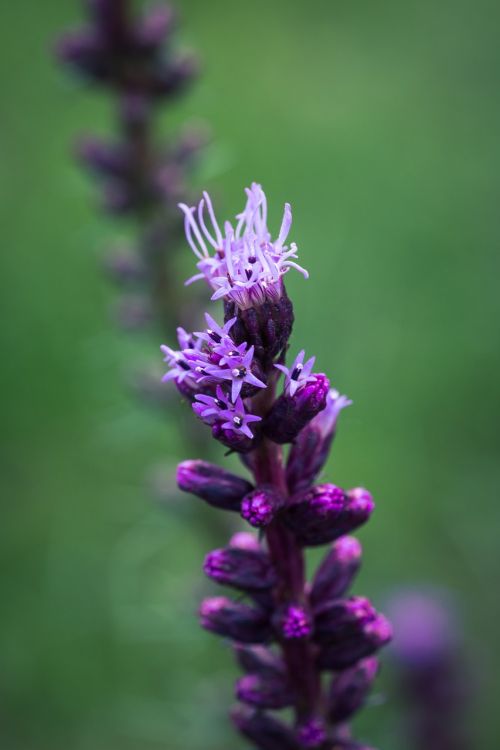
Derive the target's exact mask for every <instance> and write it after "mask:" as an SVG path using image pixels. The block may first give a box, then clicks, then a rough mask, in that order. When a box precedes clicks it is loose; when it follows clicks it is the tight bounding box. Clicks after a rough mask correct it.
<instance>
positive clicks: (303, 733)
mask: <svg viewBox="0 0 500 750" xmlns="http://www.w3.org/2000/svg"><path fill="white" fill-rule="evenodd" d="M297 736H298V739H299V742H300V744H301V747H304V748H314V747H321V746H322V745H323V744H324V743H325V742H326V740H327V734H326V728H325V725H324V723H323V721H322V720H321V719H316V718H313V719H309V720H308V721H306V722H304V723H303V724H301V725H300V726H299V728H298V730H297Z"/></svg>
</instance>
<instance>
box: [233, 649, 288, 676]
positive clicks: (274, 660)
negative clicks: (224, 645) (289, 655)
mask: <svg viewBox="0 0 500 750" xmlns="http://www.w3.org/2000/svg"><path fill="white" fill-rule="evenodd" d="M234 651H235V654H236V659H237V661H238V664H239V665H240V667H241V668H242V669H243V670H244V671H245V672H251V673H252V674H260V675H263V674H273V675H281V676H284V675H285V674H286V667H285V664H284V662H283V660H282V659H281V658H280V657H279V656H278V655H277V654H275V653H274V651H271V649H270V648H267V646H245V645H243V644H241V643H238V644H236V645H235V647H234Z"/></svg>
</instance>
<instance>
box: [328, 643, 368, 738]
mask: <svg viewBox="0 0 500 750" xmlns="http://www.w3.org/2000/svg"><path fill="white" fill-rule="evenodd" d="M378 668H379V663H378V660H377V659H376V658H374V657H372V658H370V659H363V660H362V661H360V662H359V663H358V664H355V665H354V666H353V667H351V668H350V669H345V670H344V671H342V672H340V673H339V674H338V675H337V676H336V677H334V679H333V681H332V684H331V687H330V694H329V696H328V703H329V712H328V715H329V718H330V721H332V722H333V723H335V724H340V723H342V722H344V721H347V719H349V718H350V717H351V716H352V715H353V714H354V713H356V711H358V710H359V709H360V708H361V707H362V706H363V704H364V703H365V700H366V698H367V695H368V693H369V691H370V689H371V687H372V684H373V681H374V680H375V677H376V676H377V672H378Z"/></svg>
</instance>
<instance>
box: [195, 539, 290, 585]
mask: <svg viewBox="0 0 500 750" xmlns="http://www.w3.org/2000/svg"><path fill="white" fill-rule="evenodd" d="M203 570H204V571H205V574H206V575H207V576H208V577H209V578H211V579H212V580H213V581H216V582H217V583H220V584H223V585H225V586H232V587H233V588H236V589H241V590H243V591H259V590H261V589H269V588H271V587H272V586H274V585H275V583H276V574H275V572H274V569H273V566H272V565H271V560H270V558H269V555H268V554H267V552H264V550H260V551H256V550H244V549H237V548H236V547H226V548H224V549H216V550H214V551H213V552H209V553H208V555H207V556H206V558H205V563H204V565H203Z"/></svg>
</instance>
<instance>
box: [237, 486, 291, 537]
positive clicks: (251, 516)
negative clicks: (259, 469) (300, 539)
mask: <svg viewBox="0 0 500 750" xmlns="http://www.w3.org/2000/svg"><path fill="white" fill-rule="evenodd" d="M284 502H285V501H284V498H283V497H282V496H281V495H280V494H278V493H277V492H276V490H273V489H272V488H271V487H259V488H258V489H256V490H253V492H250V493H249V494H248V495H245V497H244V498H243V500H242V503H241V515H242V516H243V518H244V519H245V521H248V523H249V524H251V526H255V527H256V528H263V527H264V526H268V525H269V524H270V523H271V521H272V520H273V518H274V517H275V516H276V513H277V512H278V511H279V509H280V508H281V507H283V505H284Z"/></svg>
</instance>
